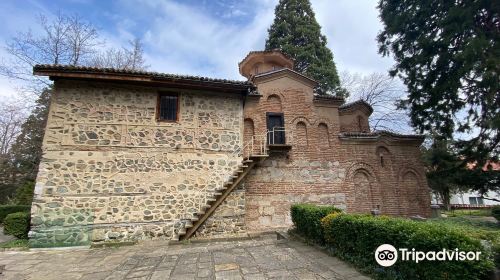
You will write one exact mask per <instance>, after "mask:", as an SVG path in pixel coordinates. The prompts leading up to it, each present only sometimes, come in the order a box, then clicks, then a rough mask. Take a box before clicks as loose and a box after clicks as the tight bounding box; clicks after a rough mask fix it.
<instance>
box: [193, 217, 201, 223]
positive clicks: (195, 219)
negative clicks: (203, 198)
mask: <svg viewBox="0 0 500 280" xmlns="http://www.w3.org/2000/svg"><path fill="white" fill-rule="evenodd" d="M199 219H200V218H198V217H192V218H191V221H192V222H196V221H198V220H199Z"/></svg>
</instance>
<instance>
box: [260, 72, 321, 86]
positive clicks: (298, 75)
mask: <svg viewBox="0 0 500 280" xmlns="http://www.w3.org/2000/svg"><path fill="white" fill-rule="evenodd" d="M285 73H290V74H292V75H294V76H297V77H300V78H302V79H304V80H306V81H308V82H309V83H310V84H311V85H312V86H313V87H315V86H317V85H318V82H316V80H314V79H311V78H309V77H308V76H306V75H304V74H302V73H299V72H297V71H294V70H292V69H289V68H280V69H276V70H272V71H268V72H264V73H259V74H257V75H255V76H253V77H252V81H254V80H256V79H259V78H263V77H267V76H273V75H274V76H278V75H280V74H285Z"/></svg>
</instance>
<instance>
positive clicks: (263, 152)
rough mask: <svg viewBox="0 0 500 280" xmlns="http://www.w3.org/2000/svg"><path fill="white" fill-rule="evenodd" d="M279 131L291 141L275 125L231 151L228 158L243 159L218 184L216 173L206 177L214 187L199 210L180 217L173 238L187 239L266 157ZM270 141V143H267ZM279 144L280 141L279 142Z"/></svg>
mask: <svg viewBox="0 0 500 280" xmlns="http://www.w3.org/2000/svg"><path fill="white" fill-rule="evenodd" d="M277 133H281V136H283V137H284V140H285V143H287V142H288V141H289V142H288V143H292V142H291V141H292V139H293V137H292V134H291V133H289V132H287V131H286V130H285V128H284V127H275V128H273V129H272V130H270V131H267V132H266V133H264V134H261V135H256V136H252V138H250V139H249V140H248V143H245V144H244V145H242V146H240V147H238V148H237V149H236V150H235V151H233V152H232V153H231V154H230V156H229V158H233V157H237V158H240V157H241V158H243V161H242V163H241V164H240V165H238V167H237V169H236V171H235V172H234V173H233V174H232V175H230V176H228V177H227V178H225V179H224V180H223V181H222V183H221V184H220V185H218V183H217V181H218V176H217V174H212V176H211V177H209V179H208V181H207V182H208V184H211V182H215V184H216V185H215V188H214V190H213V192H212V191H211V192H210V193H209V194H208V195H207V196H206V197H205V199H204V201H203V202H202V203H201V204H202V206H201V210H199V211H198V213H196V214H193V217H192V218H188V219H182V220H181V225H180V228H179V229H178V231H177V232H174V239H188V238H190V237H191V236H192V235H194V233H195V232H196V230H197V229H198V228H199V227H200V226H201V225H202V224H203V223H204V222H205V220H206V219H208V218H209V217H210V216H211V215H212V213H213V212H214V211H215V209H217V207H218V206H219V205H220V204H221V203H222V202H223V201H224V200H225V199H226V197H227V196H228V195H229V194H230V193H231V192H232V191H233V190H234V189H235V188H236V187H237V186H238V185H239V184H240V183H241V181H242V180H243V178H245V177H246V175H247V174H248V173H249V172H250V170H251V169H252V168H253V167H254V166H255V165H256V164H257V161H260V160H262V159H265V158H267V157H268V152H269V147H268V145H274V143H275V141H274V140H275V136H276V134H277ZM269 142H270V143H269ZM280 144H281V143H280Z"/></svg>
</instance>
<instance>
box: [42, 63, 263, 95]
mask: <svg viewBox="0 0 500 280" xmlns="http://www.w3.org/2000/svg"><path fill="white" fill-rule="evenodd" d="M33 74H34V75H37V76H48V77H49V78H50V79H51V80H58V79H78V80H94V81H95V80H98V81H103V82H127V83H135V84H141V85H151V86H166V87H187V88H191V89H208V90H210V89H214V90H222V91H225V92H234V93H242V94H246V93H247V92H248V89H249V88H253V87H254V86H253V85H252V84H250V83H239V84H236V83H230V82H224V81H210V80H195V79H189V78H185V77H179V78H176V77H164V76H162V75H159V74H156V75H155V74H134V73H121V72H106V71H102V72H93V71H85V70H79V69H71V70H60V69H48V68H36V67H35V68H34V69H33Z"/></svg>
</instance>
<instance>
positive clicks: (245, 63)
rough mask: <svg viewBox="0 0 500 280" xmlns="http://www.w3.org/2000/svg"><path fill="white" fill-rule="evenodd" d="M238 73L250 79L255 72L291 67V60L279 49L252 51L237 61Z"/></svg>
mask: <svg viewBox="0 0 500 280" xmlns="http://www.w3.org/2000/svg"><path fill="white" fill-rule="evenodd" d="M239 68H240V74H241V75H243V76H244V77H246V78H247V79H250V78H251V77H252V76H255V75H257V74H261V73H265V72H270V71H273V70H278V69H281V68H289V69H293V60H292V59H291V58H289V57H288V56H286V55H285V54H284V53H282V52H281V51H280V50H271V51H252V52H250V53H249V54H248V55H247V56H246V57H245V59H243V60H242V61H241V62H240V63H239Z"/></svg>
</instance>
